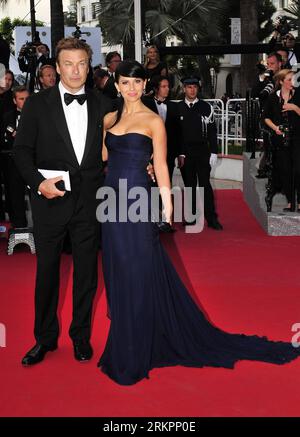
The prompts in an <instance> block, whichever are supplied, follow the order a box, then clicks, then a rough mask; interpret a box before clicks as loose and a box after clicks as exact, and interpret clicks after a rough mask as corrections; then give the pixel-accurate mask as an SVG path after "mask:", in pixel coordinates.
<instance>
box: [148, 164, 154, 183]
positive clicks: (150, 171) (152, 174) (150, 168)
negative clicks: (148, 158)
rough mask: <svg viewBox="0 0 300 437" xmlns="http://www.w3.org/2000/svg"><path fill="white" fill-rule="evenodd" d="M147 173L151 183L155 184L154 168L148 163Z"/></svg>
mask: <svg viewBox="0 0 300 437" xmlns="http://www.w3.org/2000/svg"><path fill="white" fill-rule="evenodd" d="M147 172H148V175H149V176H150V177H151V179H152V181H153V182H155V173H154V167H153V165H152V164H151V163H150V162H149V164H148V165H147Z"/></svg>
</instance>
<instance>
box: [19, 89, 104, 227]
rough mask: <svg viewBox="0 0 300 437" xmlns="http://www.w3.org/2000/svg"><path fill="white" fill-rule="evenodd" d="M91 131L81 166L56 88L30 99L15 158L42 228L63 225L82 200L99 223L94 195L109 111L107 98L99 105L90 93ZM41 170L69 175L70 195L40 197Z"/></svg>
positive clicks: (89, 122)
mask: <svg viewBox="0 0 300 437" xmlns="http://www.w3.org/2000/svg"><path fill="white" fill-rule="evenodd" d="M87 94H88V97H87V107H88V127H87V137H86V144H85V150H84V155H83V159H82V162H81V164H80V165H79V163H78V161H77V159H76V155H75V152H74V149H73V145H72V142H71V137H70V134H69V131H68V127H67V123H66V119H65V115H64V111H63V106H62V102H61V97H60V93H59V88H58V86H57V85H56V86H54V87H52V88H49V89H47V90H44V91H42V92H40V93H38V94H33V95H32V96H30V97H29V98H28V99H27V101H26V103H25V105H24V108H23V110H22V115H21V119H20V124H19V127H18V132H17V135H16V139H15V144H14V149H13V154H14V158H15V162H16V164H17V167H18V168H19V171H20V173H21V174H22V176H23V178H24V180H25V181H26V183H27V184H28V185H29V186H30V188H31V193H32V196H31V205H32V212H33V218H34V220H35V219H38V220H39V221H40V222H42V223H51V224H65V223H66V222H67V221H68V220H69V219H70V218H71V216H72V214H73V212H74V210H75V207H76V204H77V202H78V201H79V200H81V201H82V202H83V205H84V208H85V210H86V213H87V215H88V217H89V218H90V219H91V220H92V221H95V220H96V207H97V203H96V191H97V189H98V188H99V187H100V186H101V182H102V172H101V170H102V157H101V149H102V130H103V116H104V115H105V113H107V112H109V111H111V103H110V101H108V100H106V99H105V98H104V97H103V98H102V99H101V101H99V99H97V98H96V97H95V95H94V93H93V92H92V91H87ZM38 168H42V169H48V170H64V171H67V170H68V171H69V172H70V179H71V190H72V191H71V192H66V193H65V195H64V196H63V197H57V198H55V199H50V200H49V199H46V198H45V197H44V196H42V195H39V194H38V187H39V185H40V183H41V182H42V181H43V180H44V177H43V176H42V175H41V174H40V173H39V171H38Z"/></svg>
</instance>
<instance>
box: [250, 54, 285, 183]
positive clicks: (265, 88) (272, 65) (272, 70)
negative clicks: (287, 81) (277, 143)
mask: <svg viewBox="0 0 300 437" xmlns="http://www.w3.org/2000/svg"><path fill="white" fill-rule="evenodd" d="M258 66H259V75H258V78H257V80H256V83H255V85H254V87H253V88H252V92H251V97H253V98H256V97H257V98H259V102H260V108H261V111H262V110H263V109H264V105H265V102H266V100H267V98H268V97H269V95H270V94H271V93H272V91H273V90H274V88H275V82H274V75H275V74H276V73H278V72H279V71H280V69H281V68H282V58H281V56H280V55H279V54H278V53H270V54H269V55H268V58H267V68H265V67H264V65H262V64H259V65H258ZM268 149H269V136H268V134H266V133H265V132H263V145H262V152H261V155H260V162H259V169H258V173H257V175H256V177H257V178H262V179H263V178H266V177H267V172H266V160H267V150H268Z"/></svg>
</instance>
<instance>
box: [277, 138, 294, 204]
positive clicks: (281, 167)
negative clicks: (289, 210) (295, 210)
mask: <svg viewBox="0 0 300 437" xmlns="http://www.w3.org/2000/svg"><path fill="white" fill-rule="evenodd" d="M273 187H274V192H276V191H278V190H279V189H282V191H283V192H284V194H285V195H286V198H287V200H288V202H289V203H290V202H291V201H292V196H293V195H294V193H295V192H296V195H297V202H298V203H300V138H293V139H292V140H291V142H290V146H289V147H281V148H278V147H277V149H275V150H274V151H273Z"/></svg>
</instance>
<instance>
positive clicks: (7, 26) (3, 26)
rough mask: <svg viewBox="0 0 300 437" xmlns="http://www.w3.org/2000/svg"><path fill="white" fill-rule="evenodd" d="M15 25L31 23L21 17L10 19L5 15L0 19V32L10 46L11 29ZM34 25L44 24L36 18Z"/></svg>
mask: <svg viewBox="0 0 300 437" xmlns="http://www.w3.org/2000/svg"><path fill="white" fill-rule="evenodd" d="M16 26H31V23H30V21H25V20H22V19H21V18H14V19H13V20H11V19H10V18H9V17H5V18H2V20H0V33H1V34H2V36H3V38H4V39H5V40H6V41H7V42H8V44H9V45H10V46H11V45H12V44H13V43H14V38H13V30H14V28H15V27H16ZM36 26H44V23H43V22H42V21H39V20H37V21H36Z"/></svg>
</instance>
